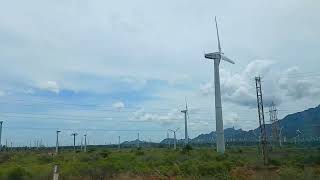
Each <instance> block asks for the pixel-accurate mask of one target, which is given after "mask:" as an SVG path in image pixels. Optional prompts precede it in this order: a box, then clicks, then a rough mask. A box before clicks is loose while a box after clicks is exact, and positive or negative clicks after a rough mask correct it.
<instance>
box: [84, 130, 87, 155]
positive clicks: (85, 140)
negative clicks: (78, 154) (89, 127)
mask: <svg viewBox="0 0 320 180" xmlns="http://www.w3.org/2000/svg"><path fill="white" fill-rule="evenodd" d="M84 152H87V134H85V135H84Z"/></svg>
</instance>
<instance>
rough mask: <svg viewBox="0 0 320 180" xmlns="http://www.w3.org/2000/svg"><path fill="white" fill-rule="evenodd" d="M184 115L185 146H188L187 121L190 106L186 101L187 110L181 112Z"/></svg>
mask: <svg viewBox="0 0 320 180" xmlns="http://www.w3.org/2000/svg"><path fill="white" fill-rule="evenodd" d="M181 112H182V113H183V114H184V145H185V146H187V145H188V139H189V137H188V121H187V114H188V105H187V99H186V109H184V110H182V111H181Z"/></svg>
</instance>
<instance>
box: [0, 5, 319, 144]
mask: <svg viewBox="0 0 320 180" xmlns="http://www.w3.org/2000/svg"><path fill="white" fill-rule="evenodd" d="M319 8H320V2H319V1H313V0H305V1H300V0H282V1H276V0H271V1H270V0H261V1H253V0H251V1H250V0H244V1H237V0H233V1H223V2H222V1H212V0H200V1H192V0H185V1H181V0H178V1H171V0H162V1H148V0H137V1H129V0H126V1H125V0H119V1H105V0H94V1H89V0H70V1H63V0H52V1H43V0H29V1H17V0H11V1H2V2H1V6H0V120H1V121H3V132H2V144H5V142H6V141H7V143H8V144H9V143H11V142H12V143H13V145H14V146H25V145H29V144H32V145H34V143H35V142H36V141H42V143H43V144H44V145H54V144H55V133H56V130H58V129H59V130H61V131H62V132H61V133H60V143H61V144H62V145H71V143H72V137H71V136H70V134H71V133H73V132H77V133H78V134H79V135H78V136H77V143H80V142H81V140H83V137H84V136H83V135H84V134H87V135H88V140H89V143H90V144H109V143H116V142H117V141H118V136H120V137H121V141H126V140H135V139H136V138H137V133H140V138H141V140H146V141H150V140H151V141H154V142H159V141H160V140H162V139H164V138H166V137H167V129H169V128H171V129H173V128H180V130H179V131H178V133H177V137H178V138H183V136H184V131H183V128H184V124H183V122H184V119H183V118H184V117H183V114H182V113H181V112H180V111H181V110H183V109H184V108H185V100H187V102H188V109H189V114H188V115H189V116H188V117H189V124H188V126H189V137H190V138H194V137H196V136H197V135H199V134H201V133H209V132H211V131H214V130H215V118H214V116H215V115H214V96H213V95H214V84H213V62H212V61H210V60H208V59H205V58H204V53H207V52H216V51H217V37H216V32H215V24H214V17H215V16H217V20H218V25H219V33H220V40H221V46H222V51H223V52H224V53H225V55H226V56H228V57H229V58H231V59H233V60H234V61H235V62H236V64H234V65H233V64H230V63H227V62H221V64H220V78H221V92H222V105H223V118H224V127H225V128H230V127H235V128H237V129H239V128H241V129H244V130H249V129H254V128H256V127H257V126H258V119H257V108H256V106H257V105H256V91H255V82H254V77H255V76H261V77H262V88H263V98H264V99H263V100H264V105H265V112H268V107H269V106H270V104H271V103H272V102H274V103H275V104H276V106H277V108H278V109H279V113H278V117H279V118H283V117H284V116H286V115H287V114H290V113H294V112H298V111H302V110H304V109H307V108H311V107H315V106H317V105H318V104H319V100H320V96H319V95H320V84H319V83H318V82H319V80H320V73H319V72H318V69H319V60H320V54H319V53H318V47H319V46H320V35H319V32H320V23H319V18H320V12H319ZM266 121H267V122H268V121H269V116H268V114H267V113H266ZM170 136H172V135H171V134H170Z"/></svg>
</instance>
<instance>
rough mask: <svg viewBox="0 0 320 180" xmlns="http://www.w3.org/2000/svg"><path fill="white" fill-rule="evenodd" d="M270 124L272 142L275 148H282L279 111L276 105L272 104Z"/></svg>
mask: <svg viewBox="0 0 320 180" xmlns="http://www.w3.org/2000/svg"><path fill="white" fill-rule="evenodd" d="M269 115H270V122H271V128H272V140H273V145H274V146H278V145H279V146H281V139H280V126H279V121H278V111H277V108H276V106H275V104H274V103H273V102H272V103H271V106H270V110H269Z"/></svg>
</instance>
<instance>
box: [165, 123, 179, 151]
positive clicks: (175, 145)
mask: <svg viewBox="0 0 320 180" xmlns="http://www.w3.org/2000/svg"><path fill="white" fill-rule="evenodd" d="M168 130H169V131H171V132H173V137H174V141H173V142H174V144H173V149H174V150H176V149H177V137H176V132H177V131H178V130H179V128H177V129H174V130H172V129H168Z"/></svg>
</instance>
